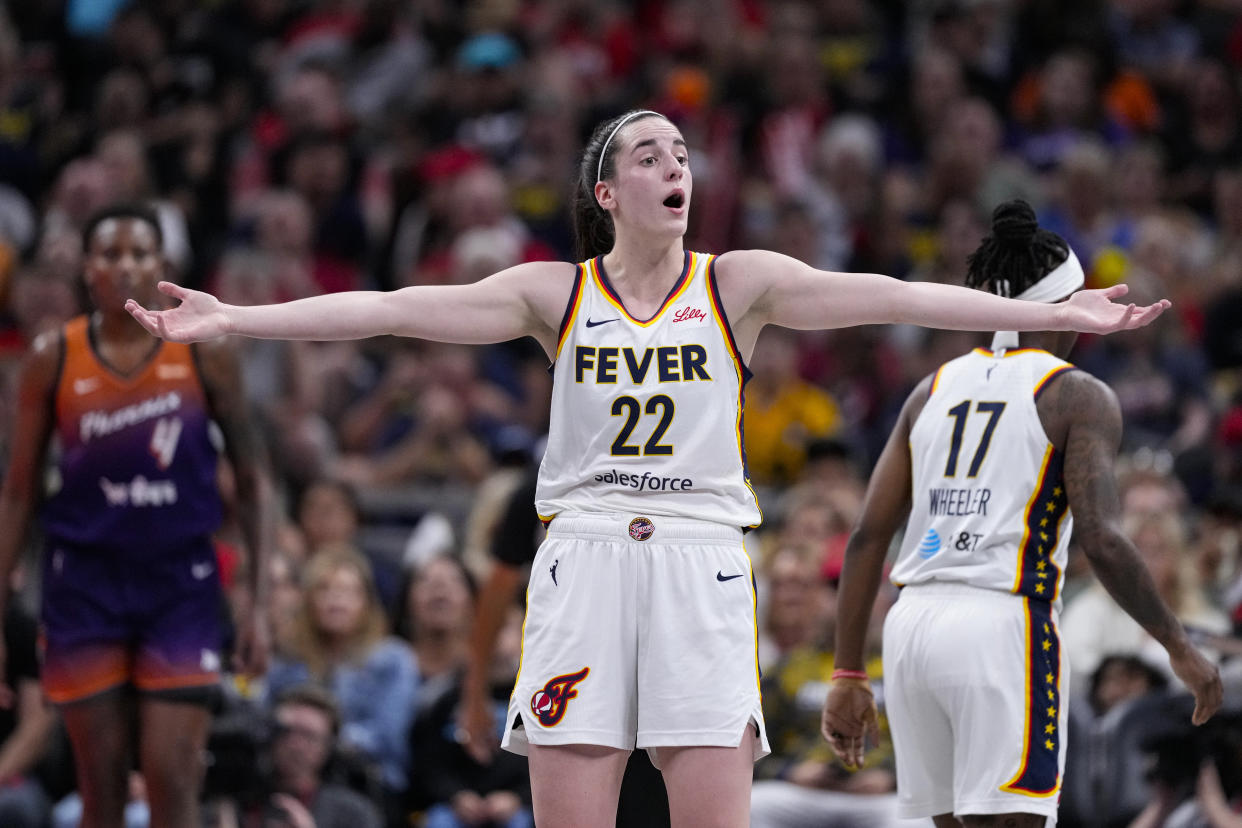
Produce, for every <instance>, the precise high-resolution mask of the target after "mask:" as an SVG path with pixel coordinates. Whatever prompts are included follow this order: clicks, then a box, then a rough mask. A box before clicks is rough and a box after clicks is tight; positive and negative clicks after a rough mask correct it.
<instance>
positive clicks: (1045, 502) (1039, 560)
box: [1013, 443, 1069, 601]
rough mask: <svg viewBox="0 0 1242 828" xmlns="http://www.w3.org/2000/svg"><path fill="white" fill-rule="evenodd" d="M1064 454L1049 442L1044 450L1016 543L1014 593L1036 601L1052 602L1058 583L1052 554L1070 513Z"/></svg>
mask: <svg viewBox="0 0 1242 828" xmlns="http://www.w3.org/2000/svg"><path fill="white" fill-rule="evenodd" d="M1064 466H1065V455H1064V454H1062V453H1061V452H1059V451H1057V450H1056V448H1054V447H1053V445H1052V444H1051V443H1049V444H1048V447H1047V448H1046V449H1045V450H1044V460H1043V463H1041V464H1040V469H1039V478H1038V481H1037V482H1036V484H1035V489H1034V491H1032V492H1031V498H1030V500H1028V501H1027V502H1026V511H1025V512H1024V515H1023V520H1022V524H1023V528H1022V541H1021V543H1019V544H1018V566H1017V570H1018V574H1017V577H1016V578H1015V580H1014V584H1013V591H1014V592H1015V593H1017V594H1019V595H1026V596H1028V597H1030V598H1034V599H1035V600H1037V601H1053V600H1055V599H1056V596H1057V588H1058V586H1059V585H1060V583H1061V570H1060V568H1059V567H1057V565H1056V563H1055V562H1054V560H1053V557H1052V553H1053V550H1055V549H1056V547H1057V543H1058V542H1059V541H1060V538H1061V523H1062V521H1063V520H1064V519H1065V516H1066V515H1067V514H1069V497H1068V496H1067V495H1066V493H1065V479H1064V475H1063V471H1064Z"/></svg>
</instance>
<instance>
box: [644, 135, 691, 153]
mask: <svg viewBox="0 0 1242 828" xmlns="http://www.w3.org/2000/svg"><path fill="white" fill-rule="evenodd" d="M655 145H656V139H654V138H646V139H644V140H642V141H639V142H638V143H637V144H635V145H634V147H633V149H631V150H630V154H631V155H632V154H633V153H635V152H638V150H640V149H642V148H643V147H654V146H655ZM685 145H686V142H685V141H683V140H682V139H681V138H674V139H673V146H683V147H684V146H685Z"/></svg>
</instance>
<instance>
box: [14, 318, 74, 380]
mask: <svg viewBox="0 0 1242 828" xmlns="http://www.w3.org/2000/svg"><path fill="white" fill-rule="evenodd" d="M64 347H65V346H64V339H63V337H62V334H61V331H60V329H59V328H57V329H56V330H53V331H45V332H44V333H41V334H39V335H38V336H36V337H35V340H34V342H32V343H31V345H30V350H29V351H27V353H26V358H25V361H24V368H23V370H24V373H25V374H26V376H27V377H30V378H32V379H40V380H45V381H46V382H47V383H48V384H50V383H52V382H55V380H56V378H57V376H58V375H59V373H60V362H61V357H62V355H63V353H64Z"/></svg>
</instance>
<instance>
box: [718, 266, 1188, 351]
mask: <svg viewBox="0 0 1242 828" xmlns="http://www.w3.org/2000/svg"><path fill="white" fill-rule="evenodd" d="M716 270H717V272H718V273H719V274H720V279H721V282H722V290H724V291H726V293H727V294H728V297H727V298H726V309H727V311H728V312H729V315H730V318H731V319H737V320H741V319H742V318H743V317H744V316H749V317H753V322H752V323H759V325H760V327H761V326H762V325H780V326H782V327H786V328H796V329H799V330H809V329H817V328H837V327H844V326H847V325H863V324H873V323H885V322H905V323H908V324H912V325H924V326H927V327H931V328H947V329H951V330H967V331H984V330H1005V331H1083V332H1087V333H1112V332H1113V331H1120V330H1127V329H1129V328H1138V327H1142V326H1143V325H1146V324H1148V323H1149V322H1151V321H1152V320H1154V319H1155V318H1156V317H1157V316H1159V315H1160V314H1161V313H1163V312H1164V310H1165V308H1167V307H1169V304H1170V303H1169V302H1168V301H1167V300H1163V299H1162V300H1160V301H1159V302H1156V303H1155V304H1152V305H1148V306H1146V307H1143V308H1139V307H1136V306H1134V305H1128V304H1120V303H1117V302H1114V301H1113V300H1115V299H1119V298H1121V297H1122V296H1125V294H1126V292H1127V288H1126V286H1125V285H1115V286H1113V287H1111V288H1107V289H1104V290H1084V291H1079V292H1078V293H1076V294H1074V296H1073V298H1071V299H1070V301H1068V302H1062V303H1059V304H1055V305H1049V304H1044V303H1041V302H1021V301H1017V300H1014V299H1002V298H1001V297H999V296H993V295H991V294H988V293H984V292H983V291H979V290H972V289H969V288H964V287H956V286H954V285H941V284H932V283H927V282H903V281H901V280H900V279H894V278H891V277H888V276H880V275H877V274H874V273H832V272H829V271H824V270H816V269H815V268H813V267H811V266H809V265H807V264H804V263H803V262H800V261H798V260H797V259H793V258H790V257H789V256H783V255H781V254H779V253H773V252H771V251H768V250H739V251H734V252H732V253H726V254H724V255H722V256H721V257H720V259H719V260H718V262H717V264H716ZM730 300H732V301H730Z"/></svg>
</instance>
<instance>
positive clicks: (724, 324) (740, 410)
mask: <svg viewBox="0 0 1242 828" xmlns="http://www.w3.org/2000/svg"><path fill="white" fill-rule="evenodd" d="M706 270H707V295H708V297H709V299H710V300H711V303H712V314H713V315H714V316H715V317H716V325H717V326H718V327H719V328H720V333H721V335H722V336H723V337H724V340H725V344H727V345H728V346H729V353H731V354H732V355H733V368H734V371H735V372H736V373H737V427H736V430H737V449H738V453H739V456H740V457H741V458H742V480H743V481H744V482H745V483H746V488H747V489H749V490H750V496H751V497H753V498H754V499H755V507H756V508H758V509H759V523H762V522H763V509H762V508H761V507H760V506H759V497H758V495H756V494H755V487H754V486H752V485H751V484H750V467H749V466H748V465H747V463H746V436H745V435H746V422H745V420H746V417H745V412H746V383H748V382H750V378H751V377H753V376H754V374H752V373H751V372H750V368H748V367H747V366H746V361H745V360H744V359H742V352H741V350H740V349H738V347H737V340H735V339H734V338H733V328H732V327H731V326H730V325H729V317H728V315H727V314H726V313H725V309H724V301H723V300H722V299H721V298H720V288H719V286H717V284H716V257H715V256H714V255H713V256H708V258H707V268H706ZM759 523H755V524H753V525H751V526H747V527H744V528H746V529H754V528H756V527H758V526H759Z"/></svg>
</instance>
